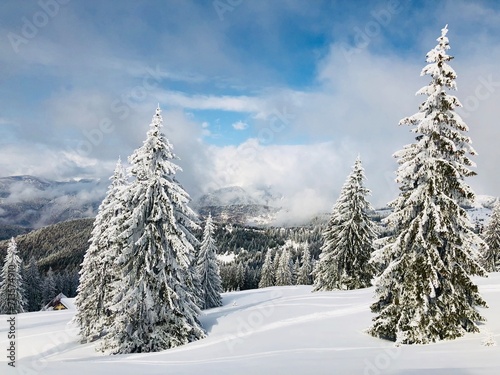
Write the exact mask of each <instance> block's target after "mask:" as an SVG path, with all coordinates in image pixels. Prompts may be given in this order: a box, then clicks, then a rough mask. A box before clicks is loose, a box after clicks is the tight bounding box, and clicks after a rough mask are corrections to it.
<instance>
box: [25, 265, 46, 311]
mask: <svg viewBox="0 0 500 375" xmlns="http://www.w3.org/2000/svg"><path fill="white" fill-rule="evenodd" d="M24 286H25V288H24V291H25V296H26V311H28V312H31V311H40V309H41V308H42V302H43V300H42V278H41V276H40V270H39V269H38V265H37V263H36V259H35V258H34V257H31V258H30V261H29V263H28V267H27V269H26V272H25V277H24Z"/></svg>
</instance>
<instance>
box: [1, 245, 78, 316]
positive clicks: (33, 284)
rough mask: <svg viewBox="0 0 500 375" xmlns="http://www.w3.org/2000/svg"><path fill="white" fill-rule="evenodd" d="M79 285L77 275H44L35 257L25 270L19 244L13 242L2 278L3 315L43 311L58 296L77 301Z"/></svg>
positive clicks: (71, 273) (49, 271)
mask: <svg viewBox="0 0 500 375" xmlns="http://www.w3.org/2000/svg"><path fill="white" fill-rule="evenodd" d="M77 285H78V274H76V275H75V273H73V272H69V271H65V272H60V273H54V272H53V271H52V268H49V270H48V272H47V273H46V274H45V275H43V274H42V273H41V272H40V269H39V268H38V264H37V262H36V260H35V258H33V257H32V258H31V259H30V261H29V262H28V263H27V264H25V265H24V266H23V261H22V259H21V257H20V256H19V251H18V247H17V242H16V240H15V238H11V239H10V241H9V244H8V247H7V254H6V256H5V260H4V265H3V267H2V272H1V275H0V314H19V313H23V312H33V311H40V310H41V309H42V308H43V307H44V306H45V305H46V304H47V303H49V302H50V301H51V300H52V299H53V298H54V297H56V295H57V294H59V293H64V294H65V295H66V296H67V297H74V296H75V295H76V288H77Z"/></svg>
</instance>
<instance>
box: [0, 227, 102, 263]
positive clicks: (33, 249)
mask: <svg viewBox="0 0 500 375" xmlns="http://www.w3.org/2000/svg"><path fill="white" fill-rule="evenodd" d="M93 222H94V219H77V220H70V221H65V222H62V223H58V224H55V225H50V226H47V227H44V228H41V229H37V230H35V231H33V232H30V233H27V234H23V235H20V236H18V237H16V241H17V248H18V250H19V256H20V257H21V258H22V259H23V261H24V262H25V263H26V262H28V261H29V259H30V258H31V257H32V256H33V257H35V259H37V260H38V265H39V266H40V268H41V270H42V271H46V270H48V268H49V267H52V269H53V270H54V271H57V270H64V269H75V268H78V267H79V265H80V263H81V262H82V261H83V256H84V254H85V251H87V248H88V240H89V238H90V233H91V231H92V223H93ZM7 243H8V241H7V240H5V241H1V242H0V262H1V263H0V264H3V258H4V256H5V254H6V251H7Z"/></svg>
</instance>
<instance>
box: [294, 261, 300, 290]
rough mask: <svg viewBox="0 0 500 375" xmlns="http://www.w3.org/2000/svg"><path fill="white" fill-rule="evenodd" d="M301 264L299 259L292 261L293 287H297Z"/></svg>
mask: <svg viewBox="0 0 500 375" xmlns="http://www.w3.org/2000/svg"><path fill="white" fill-rule="evenodd" d="M299 269H300V262H299V258H297V259H295V261H292V285H297V280H298V278H299Z"/></svg>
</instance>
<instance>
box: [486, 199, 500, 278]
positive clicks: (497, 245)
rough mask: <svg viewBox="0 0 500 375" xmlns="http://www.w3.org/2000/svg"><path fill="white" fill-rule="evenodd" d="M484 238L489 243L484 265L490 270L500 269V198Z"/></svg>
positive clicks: (487, 225)
mask: <svg viewBox="0 0 500 375" xmlns="http://www.w3.org/2000/svg"><path fill="white" fill-rule="evenodd" d="M483 238H484V241H485V242H486V245H487V247H486V248H485V249H483V251H484V253H483V258H484V267H485V268H486V269H487V270H488V271H490V272H496V271H500V200H498V199H497V200H496V201H495V204H494V205H493V210H492V212H491V217H490V220H489V221H488V224H486V227H485V228H484V231H483Z"/></svg>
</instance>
